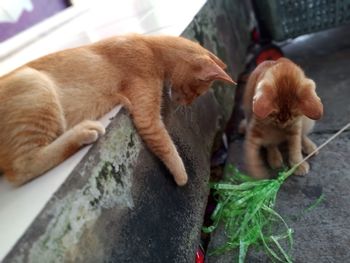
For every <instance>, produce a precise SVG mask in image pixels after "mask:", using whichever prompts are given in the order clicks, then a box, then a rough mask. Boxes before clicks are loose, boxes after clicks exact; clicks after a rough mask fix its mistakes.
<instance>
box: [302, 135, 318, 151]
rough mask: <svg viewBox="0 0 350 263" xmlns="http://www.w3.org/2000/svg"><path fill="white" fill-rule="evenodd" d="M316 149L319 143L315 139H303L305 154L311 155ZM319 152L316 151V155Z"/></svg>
mask: <svg viewBox="0 0 350 263" xmlns="http://www.w3.org/2000/svg"><path fill="white" fill-rule="evenodd" d="M316 149H317V145H316V144H315V143H314V142H313V141H311V140H310V139H307V140H304V141H303V152H304V153H305V154H307V155H309V154H310V153H312V152H313V151H315V150H316ZM317 154H318V151H316V152H315V153H314V155H317Z"/></svg>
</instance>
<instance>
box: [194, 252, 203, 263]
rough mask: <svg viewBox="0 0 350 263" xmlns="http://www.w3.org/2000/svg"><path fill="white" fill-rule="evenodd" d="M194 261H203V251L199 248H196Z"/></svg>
mask: <svg viewBox="0 0 350 263" xmlns="http://www.w3.org/2000/svg"><path fill="white" fill-rule="evenodd" d="M195 262H196V263H204V253H203V250H202V249H201V248H198V249H197V252H196V261H195Z"/></svg>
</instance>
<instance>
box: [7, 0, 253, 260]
mask: <svg viewBox="0 0 350 263" xmlns="http://www.w3.org/2000/svg"><path fill="white" fill-rule="evenodd" d="M245 8H246V6H245V4H243V3H242V1H238V0H237V1H228V0H220V1H214V0H213V1H209V2H208V3H207V4H206V5H205V6H204V8H203V9H202V10H201V12H200V13H199V14H198V16H197V17H196V18H195V20H194V21H193V23H192V24H191V25H189V28H188V29H187V30H186V31H185V32H184V35H185V36H187V37H190V38H196V39H197V40H198V41H199V42H201V43H202V44H204V46H206V47H207V48H209V49H211V50H213V51H214V52H217V53H218V55H219V56H220V57H221V58H222V59H223V60H225V61H226V62H227V64H228V65H229V71H230V72H231V73H233V76H235V77H236V76H237V75H238V71H239V70H241V69H242V68H243V63H244V60H245V55H246V54H245V52H246V50H247V46H248V44H249V30H248V26H247V25H248V24H249V23H248V22H249V21H250V17H249V16H248V12H246V11H244V10H245ZM231 12H232V13H231ZM234 14H239V17H240V19H238V18H233V17H236V16H234ZM233 94H234V88H232V87H229V86H223V85H216V87H215V88H214V90H211V91H209V92H208V93H207V94H205V95H204V96H202V97H200V98H198V99H197V100H196V101H195V102H194V103H193V104H192V105H191V106H189V107H186V108H183V107H181V108H178V106H177V105H175V104H173V103H172V102H170V101H169V98H168V97H167V96H166V95H165V96H164V107H163V112H162V115H163V119H164V122H165V125H166V127H167V129H168V131H169V133H170V134H171V136H172V138H173V140H174V142H175V144H176V146H177V148H178V150H179V152H180V155H181V157H182V158H183V160H184V163H185V166H186V169H187V172H188V174H189V183H188V185H186V186H185V187H181V188H180V187H177V186H176V185H175V183H174V181H173V178H172V176H171V175H170V174H169V172H168V171H167V170H166V168H165V167H164V165H163V164H162V163H161V162H160V161H159V160H158V159H157V158H156V157H155V156H154V155H153V154H151V153H150V152H149V151H148V149H147V148H146V147H145V145H144V144H143V142H142V140H141V139H140V138H139V136H138V134H137V132H136V131H135V129H134V127H133V125H132V122H131V120H130V118H129V116H128V114H127V112H125V111H123V112H121V113H119V114H118V115H117V116H116V117H115V119H113V120H112V123H111V124H110V126H109V127H108V129H107V133H106V135H105V136H103V137H102V138H101V139H100V140H99V142H97V143H96V144H95V145H94V146H93V147H92V148H91V150H90V152H89V153H88V154H87V156H85V158H84V159H83V161H82V162H81V163H80V164H79V165H78V166H77V167H76V169H75V170H74V171H73V172H72V174H71V175H70V176H69V178H68V179H67V181H66V182H65V183H64V185H63V186H62V187H61V188H60V189H59V190H58V191H57V192H56V193H55V195H54V196H53V198H52V199H51V200H50V202H49V203H48V204H47V205H46V207H45V208H44V209H43V211H42V212H41V214H40V215H39V216H38V217H37V219H36V220H35V221H34V222H33V224H32V225H31V227H30V228H29V229H28V231H27V232H26V233H25V234H24V236H23V237H22V238H21V240H20V241H19V242H18V243H17V244H16V246H15V247H14V248H13V250H12V251H11V252H10V253H9V255H7V257H6V258H5V260H4V262H33V263H37V262H132V263H134V262H152V263H153V262H162V263H163V262H176V263H181V262H193V260H194V256H195V251H196V249H197V247H198V243H199V242H198V241H199V233H200V229H201V226H202V220H203V213H204V208H205V205H206V201H207V195H208V184H207V183H208V179H209V174H210V155H211V150H212V146H213V142H214V138H215V137H216V135H217V133H218V132H219V131H220V129H223V128H224V126H225V123H226V122H227V120H228V118H229V115H230V112H231V110H232V107H233Z"/></svg>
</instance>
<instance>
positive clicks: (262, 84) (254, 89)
mask: <svg viewBox="0 0 350 263" xmlns="http://www.w3.org/2000/svg"><path fill="white" fill-rule="evenodd" d="M315 88H316V86H315V82H314V81H312V80H311V79H309V78H307V77H306V76H305V74H304V72H303V71H302V69H301V68H300V67H298V66H297V65H296V64H294V63H293V62H292V61H290V60H289V59H286V58H280V59H278V60H277V61H265V62H263V63H261V64H260V65H259V66H258V67H257V68H256V69H255V70H254V71H253V73H252V74H251V75H250V77H249V79H248V82H247V86H246V90H245V94H244V99H243V100H244V101H243V107H244V111H245V120H244V121H243V122H242V125H241V127H240V128H241V130H242V131H243V130H245V132H246V138H245V145H244V150H245V163H246V168H247V170H248V172H249V173H250V175H251V176H253V177H255V178H268V177H269V175H268V172H267V169H266V168H265V166H264V162H263V159H262V157H261V156H260V149H261V148H262V147H265V148H266V150H267V161H268V163H269V165H270V166H271V167H272V168H274V169H276V168H281V167H282V166H283V159H282V154H281V152H280V150H279V148H278V146H279V145H280V144H281V143H282V142H285V141H286V142H287V145H288V159H289V165H290V166H293V165H295V164H297V163H299V162H301V161H302V159H303V156H302V152H304V153H305V154H310V153H311V152H313V151H314V150H315V149H316V145H315V144H314V143H313V142H312V141H311V140H310V139H309V138H308V137H307V134H308V133H309V132H310V131H311V129H312V128H313V126H314V120H317V119H319V118H321V116H322V114H323V105H322V103H321V100H320V98H319V97H318V96H317V94H316V90H315ZM308 172H309V164H308V163H307V162H303V163H302V164H301V165H300V166H299V167H298V169H297V170H296V171H295V174H297V175H305V174H306V173H308Z"/></svg>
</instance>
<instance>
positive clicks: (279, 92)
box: [252, 58, 323, 126]
mask: <svg viewBox="0 0 350 263" xmlns="http://www.w3.org/2000/svg"><path fill="white" fill-rule="evenodd" d="M252 106H253V113H254V115H255V116H256V117H257V118H258V119H269V120H270V121H272V122H274V123H276V124H278V125H281V126H286V125H288V124H290V123H292V122H293V121H294V120H295V119H296V118H298V117H300V116H302V115H305V116H306V117H308V118H310V119H313V120H318V119H320V118H321V117H322V115H323V105H322V102H321V99H320V98H319V97H318V96H317V94H316V85H315V82H314V81H313V80H311V79H309V78H307V77H306V76H305V75H304V72H303V71H302V70H301V69H300V68H299V67H298V66H297V65H296V64H294V63H293V62H292V61H290V60H288V59H286V58H282V59H279V60H277V62H276V63H275V64H274V65H273V66H272V67H271V68H269V69H268V70H267V71H266V72H265V74H264V76H263V77H262V78H261V79H260V81H259V82H258V84H257V86H256V90H255V95H254V98H253V105H252Z"/></svg>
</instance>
